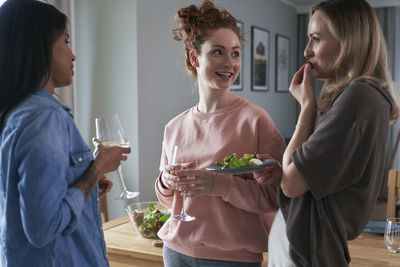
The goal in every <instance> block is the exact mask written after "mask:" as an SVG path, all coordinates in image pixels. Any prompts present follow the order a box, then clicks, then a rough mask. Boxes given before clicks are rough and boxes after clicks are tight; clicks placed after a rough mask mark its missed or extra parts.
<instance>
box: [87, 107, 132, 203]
mask: <svg viewBox="0 0 400 267" xmlns="http://www.w3.org/2000/svg"><path fill="white" fill-rule="evenodd" d="M95 122H96V137H97V138H96V139H94V140H95V141H96V143H97V145H96V146H97V148H96V150H99V151H100V153H99V154H98V155H96V152H95V157H96V160H97V158H98V157H99V158H100V159H101V157H102V153H101V151H102V150H105V151H108V153H110V154H112V153H117V155H119V158H118V157H117V158H116V159H114V160H109V159H105V160H106V161H107V160H108V161H107V165H105V166H103V167H104V168H106V167H108V168H109V169H107V168H106V170H109V171H113V170H115V169H118V176H119V179H120V181H121V185H122V193H121V195H120V196H119V197H118V198H117V199H118V200H123V199H130V198H134V197H136V196H138V195H139V192H131V191H128V190H127V188H126V185H125V180H124V176H123V174H122V168H121V165H120V161H121V160H126V158H127V157H126V155H125V154H127V153H130V151H131V149H130V144H129V141H128V138H127V137H126V135H125V132H124V129H123V128H122V125H121V122H120V120H119V116H118V115H116V114H114V115H111V116H108V117H104V118H96V119H95ZM125 152H126V153H125ZM107 157H109V155H108V154H107ZM115 166H116V167H115ZM109 171H108V172H109ZM105 172H107V171H105Z"/></svg>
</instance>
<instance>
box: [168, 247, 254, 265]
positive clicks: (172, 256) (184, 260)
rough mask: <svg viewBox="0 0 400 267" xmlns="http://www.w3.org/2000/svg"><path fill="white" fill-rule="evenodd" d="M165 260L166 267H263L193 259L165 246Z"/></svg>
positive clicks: (252, 263) (245, 263)
mask: <svg viewBox="0 0 400 267" xmlns="http://www.w3.org/2000/svg"><path fill="white" fill-rule="evenodd" d="M163 258H164V266H165V267H214V266H221V267H261V263H255V262H234V261H218V260H207V259H199V258H193V257H190V256H186V255H184V254H181V253H179V252H176V251H174V250H172V249H170V248H168V247H167V246H165V245H164V248H163Z"/></svg>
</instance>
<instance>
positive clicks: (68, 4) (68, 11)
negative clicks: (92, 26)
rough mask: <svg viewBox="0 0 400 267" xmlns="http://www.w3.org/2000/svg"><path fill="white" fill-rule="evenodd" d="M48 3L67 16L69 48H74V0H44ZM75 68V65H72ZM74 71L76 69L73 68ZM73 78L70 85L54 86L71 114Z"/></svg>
mask: <svg viewBox="0 0 400 267" xmlns="http://www.w3.org/2000/svg"><path fill="white" fill-rule="evenodd" d="M44 2H47V3H49V4H52V5H54V6H55V7H57V8H58V9H59V10H60V11H61V12H63V13H64V14H65V15H67V17H68V30H69V35H70V40H71V49H72V51H74V50H75V41H74V39H75V38H74V37H75V24H74V21H75V17H74V4H75V0H44ZM74 68H75V66H74ZM75 73H76V70H75ZM74 85H75V78H73V82H72V84H71V85H70V86H66V87H62V88H56V89H55V92H56V96H57V97H58V98H59V100H60V101H61V102H62V103H63V104H64V105H66V106H69V107H70V108H71V109H72V114H74V111H75V106H74V88H75V86H74Z"/></svg>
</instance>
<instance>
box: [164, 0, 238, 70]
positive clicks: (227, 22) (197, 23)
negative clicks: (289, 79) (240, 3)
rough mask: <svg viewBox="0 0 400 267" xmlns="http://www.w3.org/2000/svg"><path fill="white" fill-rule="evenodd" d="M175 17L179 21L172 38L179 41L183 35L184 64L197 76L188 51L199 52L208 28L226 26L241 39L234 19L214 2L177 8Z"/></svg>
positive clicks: (213, 28)
mask: <svg viewBox="0 0 400 267" xmlns="http://www.w3.org/2000/svg"><path fill="white" fill-rule="evenodd" d="M175 19H176V21H177V22H178V23H179V28H177V29H174V30H173V31H172V33H173V35H174V39H175V40H177V41H181V40H182V39H183V38H184V37H183V35H185V37H186V38H185V40H184V45H185V64H186V68H187V69H188V71H189V73H190V74H191V75H192V76H194V77H197V71H196V68H195V67H194V66H192V64H191V63H190V59H189V53H190V51H191V50H193V49H195V50H196V52H198V53H200V52H201V49H200V48H201V45H202V44H203V43H204V42H205V41H206V39H207V34H208V32H209V31H210V30H217V29H220V28H228V29H231V30H232V31H233V32H235V33H236V34H237V36H238V38H239V40H241V39H242V36H241V33H240V29H239V27H238V26H237V21H236V19H235V18H234V17H233V16H232V15H231V14H230V13H229V12H228V11H226V10H220V9H218V8H216V7H215V5H214V3H213V2H211V1H209V0H206V1H204V2H203V3H202V4H201V5H200V7H197V6H195V5H190V6H188V7H184V8H181V9H179V10H178V11H177V12H176V14H175Z"/></svg>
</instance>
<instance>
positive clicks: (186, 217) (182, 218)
mask: <svg viewBox="0 0 400 267" xmlns="http://www.w3.org/2000/svg"><path fill="white" fill-rule="evenodd" d="M178 151H179V146H175V147H174V154H173V156H172V165H175V166H178V165H179V164H178V163H177V162H176V161H177V160H176V158H177V155H178V153H179V152H178ZM181 163H182V162H181ZM185 179H189V178H185ZM182 194H183V196H182V210H181V214H175V215H172V216H171V218H172V219H174V220H176V221H181V222H190V221H193V220H195V219H196V217H194V216H191V215H189V214H187V213H186V211H185V200H186V193H185V192H182Z"/></svg>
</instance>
